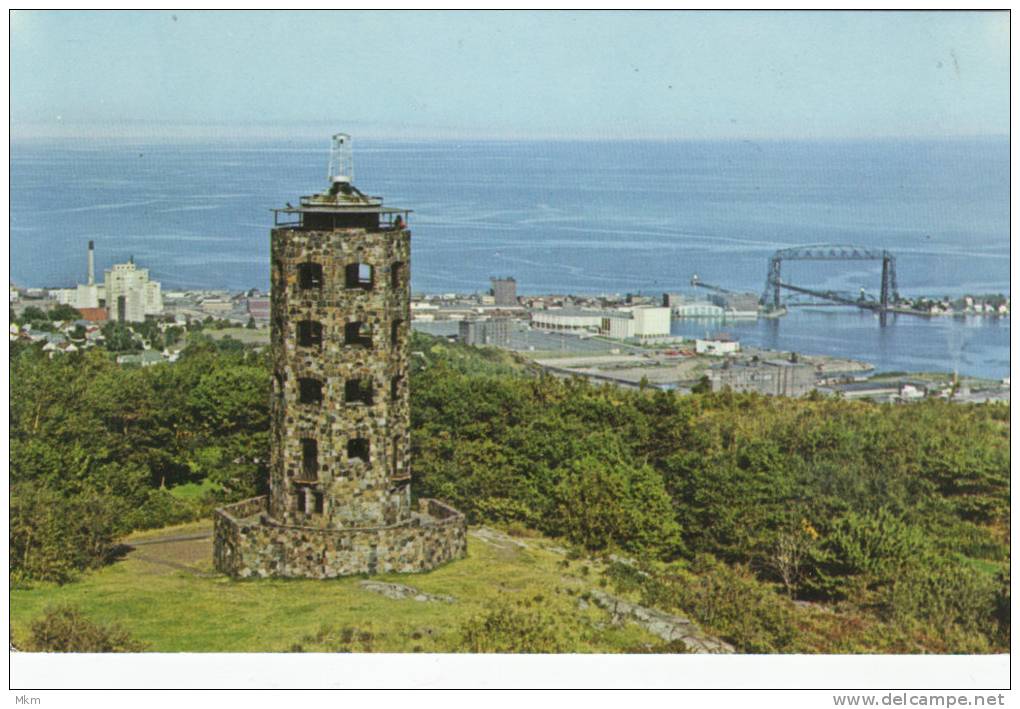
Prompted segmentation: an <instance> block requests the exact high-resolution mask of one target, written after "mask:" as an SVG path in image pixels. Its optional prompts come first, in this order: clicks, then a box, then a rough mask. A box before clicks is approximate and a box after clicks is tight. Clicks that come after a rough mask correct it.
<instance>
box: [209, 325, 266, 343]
mask: <svg viewBox="0 0 1020 709" xmlns="http://www.w3.org/2000/svg"><path fill="white" fill-rule="evenodd" d="M202 334H204V335H208V336H209V337H211V338H213V339H214V340H221V339H223V338H224V337H232V338H233V339H235V340H240V341H241V342H243V343H244V344H246V345H268V344H269V328H267V327H264V328H262V329H259V330H249V329H248V328H246V327H227V328H223V329H222V330H217V329H216V328H212V327H209V328H204V329H203V330H202Z"/></svg>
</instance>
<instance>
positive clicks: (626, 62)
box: [11, 11, 1009, 138]
mask: <svg viewBox="0 0 1020 709" xmlns="http://www.w3.org/2000/svg"><path fill="white" fill-rule="evenodd" d="M11 82H12V83H11V116H12V131H13V134H14V136H15V137H16V138H17V137H21V136H26V137H27V136H39V135H54V134H63V135H99V136H101V135H108V134H113V135H116V134H123V133H124V132H127V133H133V134H134V133H137V134H147V133H153V132H154V133H159V134H163V135H165V136H167V137H177V136H184V135H194V134H198V133H202V132H205V131H208V132H211V133H215V134H236V135H238V136H240V137H244V136H251V135H258V134H264V135H272V134H279V133H284V134H294V133H295V132H300V131H307V132H308V133H309V134H314V135H317V136H318V135H321V134H322V131H323V130H324V129H327V128H326V127H328V129H329V130H332V129H333V128H336V127H343V128H345V129H349V130H351V131H356V132H358V133H359V134H360V135H367V136H379V137H386V136H391V137H392V136H408V137H431V136H445V137H449V136H458V135H463V136H472V137H486V136H491V137H518V136H536V137H539V136H548V137H594V138H600V137H616V136H635V137H677V138H714V137H753V138H790V137H808V138H827V137H869V136H943V135H947V136H952V135H971V134H1000V135H1001V134H1006V133H1008V132H1009V17H1008V14H1007V13H1005V12H997V13H958V12H957V13H881V12H860V13H817V12H816V13H781V12H772V13H753V12H745V13H728V12H723V13H679V12H677V13H663V12H639V13H627V12H605V13H603V12H599V13H586V12H567V13H551V12H504V13H459V12H451V13H441V12H435V13H433V12H423V13H418V12H390V13H387V12H375V13H360V12H359V13H332V12H329V13H326V12H320V13H315V12H313V13H304V12H280V13H272V12H261V13H260V12H244V13H242V12H220V13H202V12H186V11H185V12H181V11H177V12H169V11H166V12H164V11H159V12H148V13H147V12H135V13H127V12H91V13H82V12H48V11H27V12H22V11H18V12H15V13H14V15H13V16H12V20H11Z"/></svg>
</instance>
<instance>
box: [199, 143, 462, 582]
mask: <svg viewBox="0 0 1020 709" xmlns="http://www.w3.org/2000/svg"><path fill="white" fill-rule="evenodd" d="M328 172H329V185H328V189H327V190H326V191H325V192H323V193H320V194H316V195H311V196H306V197H302V198H301V200H300V204H299V206H297V207H293V206H291V205H290V204H289V203H288V205H287V207H285V208H280V209H276V210H273V211H274V213H275V215H276V219H275V222H276V226H275V228H274V229H273V230H272V235H271V260H272V263H271V269H272V361H273V381H272V394H271V396H272V402H271V424H270V426H271V431H270V434H271V436H270V440H271V448H272V450H271V456H270V475H269V495H268V498H267V497H266V496H262V497H257V498H253V499H250V500H245V501H244V502H240V503H237V504H234V505H230V506H228V507H224V508H222V509H219V510H217V511H216V515H215V546H214V554H215V563H216V568H217V569H219V570H220V571H222V572H224V573H227V574H229V575H231V576H235V577H248V576H298V577H300V576H303V577H314V578H329V577H333V576H344V575H348V574H359V573H377V572H379V573H382V572H415V571H425V570H428V569H431V568H433V567H435V566H437V565H439V564H442V563H444V562H446V561H449V560H451V559H455V558H459V557H462V556H463V555H464V554H465V550H466V537H465V531H466V528H465V520H464V516H463V515H461V514H460V513H459V512H457V511H456V510H454V509H452V508H451V507H449V506H447V505H444V504H443V503H441V502H438V501H436V500H428V499H422V500H419V501H418V507H417V509H413V508H412V506H411V486H410V478H411V473H410V438H409V426H410V412H409V405H408V359H409V343H408V333H409V331H410V254H411V251H410V242H411V232H410V231H409V230H408V229H407V217H408V212H409V210H403V209H394V208H391V207H384V206H383V203H382V199H381V198H379V197H372V196H368V195H366V194H364V193H362V192H361V191H360V190H358V188H356V187H355V186H354V185H353V183H352V178H353V154H352V151H351V138H350V136H348V135H346V134H343V133H339V134H337V135H334V136H333V142H332V149H331V152H330V160H329V171H328Z"/></svg>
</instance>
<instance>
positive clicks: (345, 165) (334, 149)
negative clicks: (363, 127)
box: [326, 133, 354, 185]
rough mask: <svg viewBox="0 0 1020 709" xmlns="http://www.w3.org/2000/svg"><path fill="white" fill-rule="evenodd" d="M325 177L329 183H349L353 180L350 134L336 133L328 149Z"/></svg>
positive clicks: (352, 154)
mask: <svg viewBox="0 0 1020 709" xmlns="http://www.w3.org/2000/svg"><path fill="white" fill-rule="evenodd" d="M326 177H327V178H328V179H329V183H330V185H335V184H336V183H338V182H340V183H345V184H350V183H351V182H352V181H353V180H354V153H353V151H352V150H351V136H349V135H347V134H346V133H337V134H335V135H334V136H333V142H332V145H331V146H330V149H329V170H328V174H327V175H326Z"/></svg>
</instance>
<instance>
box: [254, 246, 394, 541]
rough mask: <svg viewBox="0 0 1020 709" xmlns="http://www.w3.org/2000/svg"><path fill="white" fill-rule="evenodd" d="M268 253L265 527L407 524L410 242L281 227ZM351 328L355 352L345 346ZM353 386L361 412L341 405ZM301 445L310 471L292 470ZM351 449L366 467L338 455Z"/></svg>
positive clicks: (300, 457) (351, 404)
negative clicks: (365, 393) (304, 332)
mask: <svg viewBox="0 0 1020 709" xmlns="http://www.w3.org/2000/svg"><path fill="white" fill-rule="evenodd" d="M271 251H272V278H273V281H272V283H273V287H272V318H273V323H272V338H273V339H272V351H273V359H274V362H273V365H274V367H273V368H274V381H273V405H272V424H271V426H272V438H273V440H272V451H273V452H272V460H271V465H270V469H271V473H270V489H271V494H270V499H271V502H270V506H271V510H270V514H271V517H272V518H273V519H275V520H277V521H279V522H282V523H285V524H291V525H300V526H309V527H333V528H340V527H366V526H385V525H392V524H396V523H398V522H401V521H404V520H408V519H410V515H411V509H410V489H409V485H408V484H407V482H408V480H409V478H410V466H409V460H410V458H409V452H410V450H409V449H410V437H409V431H408V427H409V419H410V414H409V403H408V382H407V372H408V361H407V359H408V351H407V350H408V346H407V339H408V333H409V331H410V284H409V281H410V278H409V268H408V264H409V259H410V232H409V231H407V230H366V229H359V228H347V229H337V230H324V231H320V230H309V229H292V228H281V229H274V230H273V233H272V238H271ZM304 264H312V265H314V267H316V268H321V279H319V281H318V284H317V285H316V286H315V287H311V288H309V287H307V284H303V283H302V281H301V269H302V267H303V265H304ZM359 264H360V265H362V266H363V267H366V271H367V269H371V282H370V283H369V284H365V285H364V286H362V285H359V284H357V283H352V282H351V276H350V270H349V269H351V268H352V267H353V268H354V269H355V270H356V269H357V268H358V265H359ZM302 322H313V323H316V324H317V325H318V326H321V344H314V345H312V346H307V345H302V344H301V343H300V338H299V335H300V333H299V329H300V327H301V324H300V323H302ZM355 322H358V323H361V324H362V327H363V334H364V337H365V338H366V339H365V341H364V342H363V343H351V342H349V341H348V337H347V330H348V325H350V324H351V323H355ZM302 379H306V380H314V381H317V382H319V383H320V384H321V387H322V390H321V401H318V402H314V403H308V402H302V401H301V380H302ZM354 383H357V384H358V385H360V386H362V387H365V388H366V389H367V390H369V391H371V403H364V402H361V401H352V400H351V397H350V396H349V392H348V386H350V385H352V384H354ZM303 439H304V440H305V441H307V440H311V441H314V442H315V445H316V446H317V455H316V458H317V468H318V469H317V471H315V472H314V473H309V472H308V471H307V470H305V469H304V468H303V462H302V461H303V455H304V449H303V446H305V445H310V444H306V443H304V442H303ZM351 441H355V445H357V444H358V443H362V442H363V443H367V446H368V460H367V462H366V461H364V460H363V459H361V458H359V457H356V456H349V455H348V453H349V450H348V443H349V442H351ZM320 507H321V508H320Z"/></svg>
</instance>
